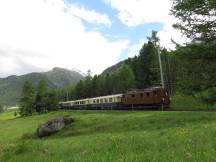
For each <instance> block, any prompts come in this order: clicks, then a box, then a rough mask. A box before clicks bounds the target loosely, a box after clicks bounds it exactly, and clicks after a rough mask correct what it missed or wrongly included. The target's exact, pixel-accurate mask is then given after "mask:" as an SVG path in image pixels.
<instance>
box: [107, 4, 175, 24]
mask: <svg viewBox="0 0 216 162" xmlns="http://www.w3.org/2000/svg"><path fill="white" fill-rule="evenodd" d="M104 1H105V3H107V4H109V5H111V7H112V8H114V9H117V10H118V18H119V19H120V20H121V22H122V23H123V24H125V25H127V26H130V27H133V26H137V25H141V24H145V23H151V22H166V21H167V17H168V13H169V10H170V7H171V2H170V1H169V0H104Z"/></svg>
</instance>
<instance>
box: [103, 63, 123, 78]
mask: <svg viewBox="0 0 216 162" xmlns="http://www.w3.org/2000/svg"><path fill="white" fill-rule="evenodd" d="M125 61H126V60H124V61H120V62H118V63H117V64H115V65H113V66H110V67H108V68H107V69H105V70H104V71H103V72H102V75H106V74H111V73H115V72H116V71H118V70H119V69H120V68H121V66H122V65H123V64H125Z"/></svg>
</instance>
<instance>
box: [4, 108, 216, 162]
mask: <svg viewBox="0 0 216 162" xmlns="http://www.w3.org/2000/svg"><path fill="white" fill-rule="evenodd" d="M64 115H69V116H71V117H73V118H74V119H75V122H74V123H72V124H71V125H69V126H67V127H66V128H64V129H63V130H62V131H61V132H59V133H57V134H55V135H53V136H50V137H46V138H42V139H39V138H37V137H36V135H35V131H36V128H37V127H38V125H40V124H41V123H43V122H45V121H47V120H48V119H51V118H54V117H57V116H64ZM0 130H1V133H0V161H2V162H52V161H53V162H60V161H61V162H73V161H74V162H97V161H98V162H101V161H102V162H113V161H114V162H115V161H116V162H143V161H155V162H160V161H161V162H167V161H171V162H173V161H176V162H178V161H179V162H180V161H181V162H182V161H190V162H195V161H216V156H215V155H216V141H215V134H216V113H200V112H196V113H192V112H137V111H136V112H133V111H129V112H128V111H127V112H126V111H125V112H122V111H121V112H120V111H116V112H113V111H112V112H111V111H59V112H52V113H47V114H43V115H35V116H31V117H26V118H14V116H13V112H9V113H8V112H6V113H3V114H0Z"/></svg>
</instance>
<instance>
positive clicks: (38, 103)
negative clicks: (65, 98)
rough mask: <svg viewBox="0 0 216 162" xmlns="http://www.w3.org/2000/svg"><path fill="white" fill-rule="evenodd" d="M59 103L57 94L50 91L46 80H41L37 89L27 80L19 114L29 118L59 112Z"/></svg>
mask: <svg viewBox="0 0 216 162" xmlns="http://www.w3.org/2000/svg"><path fill="white" fill-rule="evenodd" d="M58 102H59V101H58V97H57V95H56V93H55V92H53V91H48V88H47V81H46V80H41V81H40V82H39V84H38V86H37V88H35V87H34V85H33V83H32V81H31V80H27V81H26V82H25V83H24V85H23V88H22V92H21V98H20V100H19V114H20V116H29V115H32V114H34V113H45V112H48V111H53V110H58V107H59V106H58Z"/></svg>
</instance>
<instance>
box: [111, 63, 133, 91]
mask: <svg viewBox="0 0 216 162" xmlns="http://www.w3.org/2000/svg"><path fill="white" fill-rule="evenodd" d="M115 80H116V92H117V93H124V92H126V91H127V90H128V89H131V88H134V87H135V76H134V73H133V71H132V69H131V68H130V66H128V65H126V64H124V65H123V66H122V67H121V68H120V70H119V72H118V73H117V74H116V79H115Z"/></svg>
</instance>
